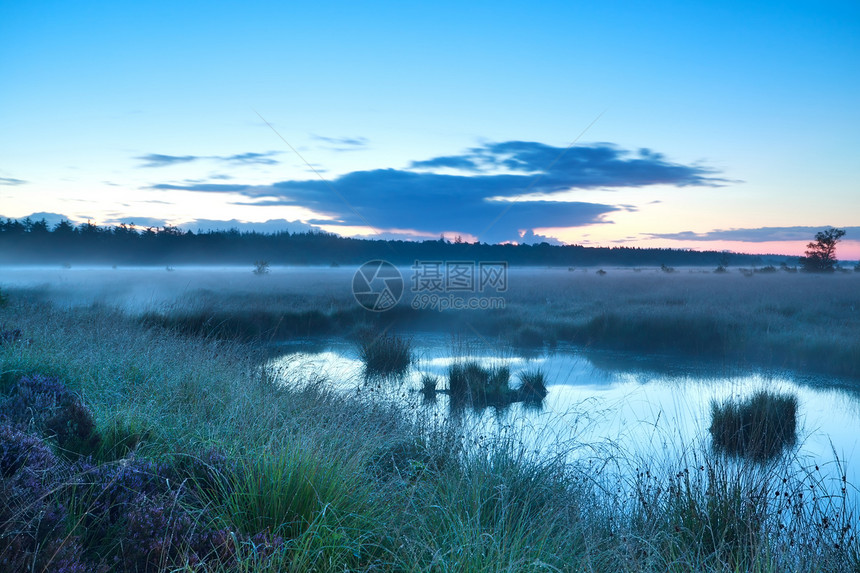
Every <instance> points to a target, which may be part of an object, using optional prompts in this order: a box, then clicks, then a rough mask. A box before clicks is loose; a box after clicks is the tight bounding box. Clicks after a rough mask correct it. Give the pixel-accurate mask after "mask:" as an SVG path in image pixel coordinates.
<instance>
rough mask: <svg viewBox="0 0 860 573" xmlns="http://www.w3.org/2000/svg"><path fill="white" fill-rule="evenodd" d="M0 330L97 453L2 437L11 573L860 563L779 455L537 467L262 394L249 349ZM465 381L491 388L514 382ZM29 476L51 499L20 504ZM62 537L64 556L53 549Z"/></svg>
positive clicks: (15, 356)
mask: <svg viewBox="0 0 860 573" xmlns="http://www.w3.org/2000/svg"><path fill="white" fill-rule="evenodd" d="M605 278H606V279H610V278H611V277H609V276H608V277H605ZM0 313H2V314H0V322H2V323H4V324H6V325H9V326H10V327H11V326H13V325H14V327H16V328H20V329H21V330H22V332H23V334H24V337H26V338H27V339H30V340H32V342H31V343H30V344H17V343H16V344H8V345H6V344H4V345H3V346H0V378H2V380H3V384H2V388H3V390H4V392H6V393H10V392H11V391H12V390H11V389H12V388H13V387H14V385H15V384H16V383H17V382H18V380H19V379H20V378H21V377H22V376H24V375H32V374H36V373H41V374H44V375H46V376H55V377H57V378H59V379H62V380H63V381H65V383H66V384H67V385H68V386H69V388H70V390H71V391H73V392H74V393H75V395H76V396H78V397H79V398H80V400H81V401H82V402H83V403H85V405H86V406H87V408H89V409H90V410H91V411H92V415H93V420H94V422H95V428H96V431H97V432H98V434H99V435H100V436H101V442H100V447H101V448H103V450H102V451H103V453H101V454H98V455H97V456H96V457H94V458H93V459H91V460H89V461H81V460H79V461H78V462H71V461H69V460H65V459H64V458H63V457H62V455H58V454H57V453H56V452H55V449H56V444H55V443H54V442H51V438H49V437H40V436H32V435H30V437H26V435H25V434H22V433H21V432H19V431H18V430H11V429H9V430H3V431H2V432H0V438H2V439H0V446H2V447H7V446H8V447H10V448H11V447H12V446H15V447H17V446H16V444H20V445H22V446H26V447H27V448H29V449H30V450H31V451H33V452H37V453H39V455H38V456H35V455H34V457H32V458H28V459H30V460H32V461H31V465H27V466H20V467H16V468H15V469H14V471H12V470H10V471H8V472H7V471H4V472H3V474H2V480H3V486H4V487H6V488H7V489H4V490H3V491H4V492H15V495H14V496H12V497H9V496H6V497H4V498H3V499H2V500H0V511H6V512H7V513H4V514H3V516H4V517H3V519H2V520H0V533H2V534H0V541H2V542H4V543H5V540H10V539H16V538H15V537H14V535H11V532H14V531H27V532H28V535H32V537H28V538H27V539H33V540H35V541H37V542H34V543H33V544H30V545H27V546H26V547H24V546H23V545H20V546H15V547H13V546H12V545H10V544H7V545H0V559H4V560H6V562H9V563H15V564H16V565H15V566H17V564H18V563H20V564H21V567H20V568H19V570H42V569H43V565H44V566H47V567H48V570H50V568H52V567H53V568H59V566H60V565H61V564H63V563H66V564H70V563H77V564H78V565H81V564H84V565H86V567H88V569H87V568H86V567H84V568H83V570H97V569H99V568H100V567H101V568H103V569H104V568H106V569H108V570H109V569H110V568H111V567H113V568H114V570H122V568H123V567H124V568H125V569H126V570H138V571H159V572H160V571H225V572H226V571H247V572H251V571H255V572H256V571H272V572H274V571H567V570H571V571H654V572H658V571H659V572H664V571H714V572H716V571H720V572H723V571H850V570H855V569H856V568H857V567H858V566H860V562H858V555H860V546H859V545H858V542H857V539H856V537H854V529H853V528H854V527H855V525H856V515H855V514H854V513H853V510H852V506H851V498H850V497H849V496H850V494H851V493H852V492H851V490H850V486H849V484H846V483H844V482H843V481H841V479H842V473H841V471H840V468H838V467H834V468H830V470H831V471H830V473H832V474H833V475H834V476H835V482H833V483H831V482H830V481H829V479H830V478H829V477H828V474H827V473H826V472H824V471H821V472H819V471H817V470H813V469H811V468H810V469H804V466H803V465H800V464H799V463H798V460H796V459H793V458H791V457H790V456H787V457H785V458H783V459H782V460H781V461H779V462H773V463H769V464H760V463H755V462H751V461H747V460H745V459H743V458H733V457H728V456H720V455H714V454H713V453H712V452H711V451H710V448H708V447H707V444H688V445H687V446H686V447H685V448H681V449H679V450H678V451H677V452H675V453H674V454H673V455H667V456H666V457H665V459H654V458H645V457H644V456H638V455H634V454H627V453H624V452H621V451H619V450H617V449H616V450H613V449H611V448H603V449H598V448H596V447H592V448H590V449H589V448H586V446H589V445H588V444H572V443H571V444H567V445H559V448H558V449H559V451H558V454H557V455H550V456H548V455H545V454H538V453H536V452H535V451H534V449H533V446H531V445H526V444H523V443H522V442H520V441H519V439H518V437H517V436H516V435H507V437H503V436H499V437H493V436H487V437H486V439H482V440H480V441H479V442H478V443H475V444H467V443H466V436H465V435H464V433H465V432H466V431H467V430H466V426H461V425H460V422H458V421H457V420H456V419H452V420H448V421H443V420H439V419H434V418H433V417H432V416H431V417H427V418H424V417H421V416H416V415H414V413H408V412H403V411H401V410H399V409H397V408H396V407H393V406H391V405H390V404H388V403H376V402H373V401H371V400H362V401H357V400H354V399H352V398H349V397H345V396H341V395H336V394H333V393H330V392H327V391H326V390H325V389H324V388H325V386H324V385H322V384H319V385H308V384H303V383H302V381H301V380H293V381H287V382H286V383H282V381H277V380H273V379H272V377H271V376H270V374H269V373H268V372H267V371H266V369H265V368H263V367H262V366H261V365H262V364H264V361H265V356H264V355H263V354H262V353H261V352H259V350H258V349H256V348H255V347H253V346H247V345H242V344H239V343H235V342H226V341H223V340H218V339H215V338H211V337H210V338H199V339H198V338H189V337H186V336H182V335H179V334H176V333H173V332H170V331H167V330H164V329H161V328H147V327H145V326H144V325H142V324H140V323H139V322H138V321H136V320H134V319H133V318H129V317H127V316H125V315H123V314H122V313H118V312H115V311H112V310H109V309H105V308H77V309H74V310H69V309H59V308H56V307H51V306H49V305H43V304H33V303H28V302H25V301H23V300H21V299H16V298H15V297H13V298H12V300H11V301H10V304H9V306H8V307H7V308H5V309H3V310H2V311H0ZM478 367H479V368H480V365H478ZM466 370H467V369H466V368H465V366H464V371H463V375H464V376H468V375H467V374H466V373H465V372H466ZM470 370H475V371H476V372H477V369H475V368H473V367H471V368H470ZM474 376H475V377H476V378H477V379H478V380H479V381H481V382H483V381H486V384H487V385H486V386H484V387H485V388H492V387H499V388H501V387H502V386H501V383H500V382H499V381H500V380H502V379H504V378H505V377H504V376H503V375H502V374H499V375H498V376H496V377H495V378H493V379H494V380H495V382H493V384H490V383H489V380H490V378H491V376H490V375H489V374H487V376H485V374H484V373H483V372H482V373H480V374H474ZM507 378H509V374H508V376H507ZM467 387H469V386H468V384H467ZM4 432H5V433H4ZM22 436H24V437H22ZM469 437H471V436H469ZM52 448H53V449H52ZM9 451H12V450H11V449H10V450H9ZM584 451H591V452H593V454H592V455H583V454H582V452H584ZM207 452H208V453H207ZM213 452H214V453H213ZM3 459H5V458H3V457H2V456H0V461H2V460H3ZM57 460H58V461H57ZM73 463H74V464H78V465H77V466H75V465H73ZM4 467H5V466H4ZM10 467H11V466H10ZM48 467H56V469H57V470H58V471H56V472H53V471H52V472H45V471H43V470H44V468H48ZM605 468H614V470H613V471H608V470H607V469H605ZM822 469H823V470H824V469H827V468H824V467H823V466H822ZM31 470H32V471H31ZM33 472H37V473H33ZM32 476H39V480H40V481H38V482H32V483H34V484H37V485H38V486H39V488H41V489H39V490H38V491H42V492H45V494H44V495H42V494H39V495H32V492H33V491H35V490H33V489H28V490H26V491H28V492H31V493H30V494H26V495H25V494H24V493H21V492H23V491H25V490H24V489H22V488H21V487H18V488H17V489H15V488H14V487H13V486H16V484H23V483H25V482H24V481H23V480H26V479H30V478H31V477H32ZM15 480H21V481H15ZM7 486H8V487H7ZM51 492H53V493H51ZM55 495H56V496H59V497H52V496H55ZM46 502H49V503H54V502H57V503H58V504H60V505H62V507H64V508H65V509H64V512H63V513H62V515H61V514H56V517H52V519H54V520H55V521H54V522H52V523H55V524H57V526H56V527H52V528H50V529H45V530H38V528H35V527H34V525H35V524H36V523H37V522H36V521H33V519H34V516H39V515H41V516H43V517H42V519H43V521H42V523H44V524H45V525H47V524H48V522H47V521H44V517H45V516H47V515H48V514H47V513H44V511H43V510H44V509H45V508H46V507H59V505H56V506H51V505H48V506H46V505H45V503H46ZM60 502H61V503H60ZM60 525H62V526H63V527H60ZM15 527H19V529H17V530H16V529H14V528H15ZM20 528H24V529H20ZM21 539H23V538H21ZM64 539H68V540H69V543H73V545H74V546H73V547H72V546H70V548H68V549H69V550H59V549H58V548H61V549H62V543H63V540H64ZM141 539H145V540H146V543H141V542H139V541H135V540H141ZM17 547H21V551H18V549H17ZM73 550H74V551H73ZM75 551H78V552H77V553H76V552H75ZM105 556H106V557H105ZM114 558H116V559H118V560H119V561H116V562H114V561H109V559H114ZM104 559H108V560H107V561H106V560H104ZM15 560H17V561H15ZM62 560H64V561H62ZM100 560H101V561H100ZM84 565H81V566H82V567H83V566H84ZM78 570H81V569H80V568H79V569H78Z"/></svg>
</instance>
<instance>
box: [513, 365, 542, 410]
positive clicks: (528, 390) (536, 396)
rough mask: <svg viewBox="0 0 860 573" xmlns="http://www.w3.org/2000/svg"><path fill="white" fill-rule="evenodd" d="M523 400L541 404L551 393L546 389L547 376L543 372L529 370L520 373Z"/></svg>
mask: <svg viewBox="0 0 860 573" xmlns="http://www.w3.org/2000/svg"><path fill="white" fill-rule="evenodd" d="M519 393H520V396H521V398H522V399H523V400H524V401H526V402H540V401H541V400H543V399H544V398H546V395H547V394H548V393H549V391H548V390H547V388H546V375H545V374H544V372H543V370H541V369H540V368H538V369H537V370H527V371H524V372H521V373H520V388H519Z"/></svg>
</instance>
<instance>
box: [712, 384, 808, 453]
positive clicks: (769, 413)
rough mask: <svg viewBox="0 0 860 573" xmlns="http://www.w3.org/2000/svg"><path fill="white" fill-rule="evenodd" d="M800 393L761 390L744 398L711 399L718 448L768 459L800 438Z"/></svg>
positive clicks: (715, 441)
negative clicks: (722, 400) (798, 432)
mask: <svg viewBox="0 0 860 573" xmlns="http://www.w3.org/2000/svg"><path fill="white" fill-rule="evenodd" d="M797 407H798V403H797V396H794V395H784V394H776V393H773V392H768V391H767V390H760V391H758V392H756V393H755V394H753V395H752V396H750V397H749V398H746V399H745V400H742V401H726V402H723V403H719V402H717V401H713V402H711V427H710V429H709V431H710V433H711V437H712V438H713V441H714V446H715V448H716V449H717V450H719V451H723V452H726V453H729V454H732V455H738V456H747V457H749V458H751V459H753V460H758V461H764V460H768V459H772V458H774V457H776V456H778V455H779V454H780V453H781V452H782V451H783V450H784V449H785V448H787V447H789V446H793V445H794V443H795V442H796V441H797Z"/></svg>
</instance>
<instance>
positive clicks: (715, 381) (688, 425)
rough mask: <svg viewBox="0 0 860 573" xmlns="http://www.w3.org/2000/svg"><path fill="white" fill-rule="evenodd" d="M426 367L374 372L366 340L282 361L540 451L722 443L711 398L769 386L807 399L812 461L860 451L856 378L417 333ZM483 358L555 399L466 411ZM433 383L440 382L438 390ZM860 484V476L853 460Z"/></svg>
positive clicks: (290, 379) (291, 374)
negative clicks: (527, 378) (359, 346)
mask: <svg viewBox="0 0 860 573" xmlns="http://www.w3.org/2000/svg"><path fill="white" fill-rule="evenodd" d="M413 343H414V344H415V345H416V346H415V347H414V353H415V357H416V361H415V364H414V365H413V367H412V368H411V369H410V371H409V372H407V373H406V375H405V376H404V377H403V378H401V379H398V381H391V380H388V381H384V380H380V379H368V378H366V377H365V376H364V364H363V363H362V361H361V359H360V358H359V356H358V353H357V351H356V348H355V346H354V344H352V343H350V342H348V341H343V340H331V341H327V342H326V343H325V345H324V347H323V348H320V347H319V346H317V347H314V348H304V347H302V346H301V345H293V346H290V347H279V348H278V349H277V350H276V356H275V357H274V358H272V360H271V361H270V366H272V367H273V368H276V369H277V370H278V371H279V372H280V376H281V379H282V380H284V383H287V384H291V383H302V382H306V381H308V380H311V381H319V383H321V384H325V385H327V387H330V388H332V389H335V390H337V391H342V392H349V393H354V394H355V395H359V396H361V395H369V396H371V395H372V396H373V399H376V400H390V401H393V402H396V403H399V404H405V405H407V406H409V407H410V409H411V410H413V411H416V412H421V413H422V414H424V415H426V414H430V415H437V416H452V417H454V418H456V419H457V420H458V423H462V424H464V425H465V426H467V427H468V428H469V431H470V432H472V433H475V434H476V435H481V434H500V433H502V432H518V433H519V434H518V435H519V436H520V437H521V438H522V439H523V440H525V441H526V442H530V443H532V444H533V445H534V448H535V449H537V450H543V451H547V452H550V451H552V450H554V449H557V448H558V447H559V445H560V444H570V443H573V442H576V443H582V444H600V443H612V444H613V445H614V446H615V447H619V448H621V449H623V450H625V451H629V452H635V453H636V454H637V455H642V456H645V457H647V456H652V455H668V454H669V453H671V452H679V451H684V450H685V448H689V447H690V444H695V443H705V442H709V441H710V435H709V433H708V428H709V427H710V425H711V402H712V401H716V402H717V403H724V402H726V401H728V400H735V401H739V400H744V399H745V398H748V397H750V396H751V395H753V394H754V393H755V392H757V391H761V390H768V391H771V392H777V393H784V394H789V395H794V396H796V397H797V403H798V405H797V422H796V436H797V446H795V451H796V452H797V453H798V454H799V455H800V456H801V457H805V458H808V459H810V460H822V461H830V460H833V459H834V454H835V455H836V456H837V457H838V458H839V459H840V460H842V461H843V462H845V461H850V460H852V459H854V456H855V455H856V453H857V452H856V450H857V448H858V433H857V432H856V429H857V428H858V427H860V400H858V394H857V392H856V391H855V390H854V389H852V388H851V387H850V385H849V383H848V382H846V381H842V380H838V379H833V378H826V377H818V376H807V375H802V374H797V373H791V372H784V371H773V370H750V369H743V368H739V367H727V366H725V365H707V364H701V363H695V362H691V361H682V360H667V359H665V358H663V359H653V358H650V359H642V358H639V357H637V356H631V355H628V354H620V353H611V352H593V351H589V352H583V351H582V350H581V349H576V348H570V347H566V348H565V347H559V348H555V349H552V350H544V351H543V352H540V353H533V354H529V355H523V354H521V353H517V352H514V351H512V350H510V349H502V350H500V349H498V348H490V347H488V346H485V345H482V344H481V343H480V342H479V341H464V340H456V341H453V342H452V341H451V340H450V339H447V338H445V337H444V336H439V335H435V336H434V335H428V336H421V337H415V338H414V339H413ZM466 360H469V361H475V362H477V363H478V364H480V365H482V366H484V367H486V368H499V367H504V368H508V369H509V372H510V377H511V379H514V380H519V379H520V377H521V376H522V374H523V373H527V372H529V371H535V370H537V369H540V371H541V372H542V373H543V376H544V378H545V380H546V386H547V390H548V393H547V396H546V398H545V399H544V400H543V401H542V402H540V404H539V405H536V404H534V403H526V402H522V401H515V402H512V403H506V404H496V405H495V407H490V408H483V407H480V406H482V404H478V406H479V407H474V406H475V404H474V402H473V403H472V404H471V405H470V406H469V407H465V408H458V407H457V404H456V400H453V401H452V399H451V396H450V395H449V393H448V391H447V390H448V379H449V378H448V376H449V370H450V368H451V366H452V365H454V364H458V363H459V364H462V363H463V362H464V361H466ZM430 380H435V381H436V383H435V385H433V387H432V389H431V388H430V387H429V384H430V382H429V381H430ZM848 472H849V476H848V478H849V481H851V480H853V483H860V472H858V471H857V470H855V469H854V468H853V466H852V465H851V464H848Z"/></svg>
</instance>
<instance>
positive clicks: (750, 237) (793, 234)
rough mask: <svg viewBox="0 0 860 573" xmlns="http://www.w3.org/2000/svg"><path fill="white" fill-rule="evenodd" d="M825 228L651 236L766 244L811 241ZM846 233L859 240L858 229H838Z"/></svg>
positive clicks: (849, 237)
mask: <svg viewBox="0 0 860 573" xmlns="http://www.w3.org/2000/svg"><path fill="white" fill-rule="evenodd" d="M826 228H827V227H758V228H753V229H716V230H714V231H708V232H705V233H694V232H693V231H683V232H681V233H662V234H652V235H649V236H650V237H653V238H657V239H674V240H678V241H743V242H747V243H766V242H771V241H812V240H813V239H814V238H815V233H817V232H819V231H823V230H824V229H826ZM840 229H844V230H845V231H846V234H845V238H846V239H849V240H852V239H853V240H860V227H840Z"/></svg>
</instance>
